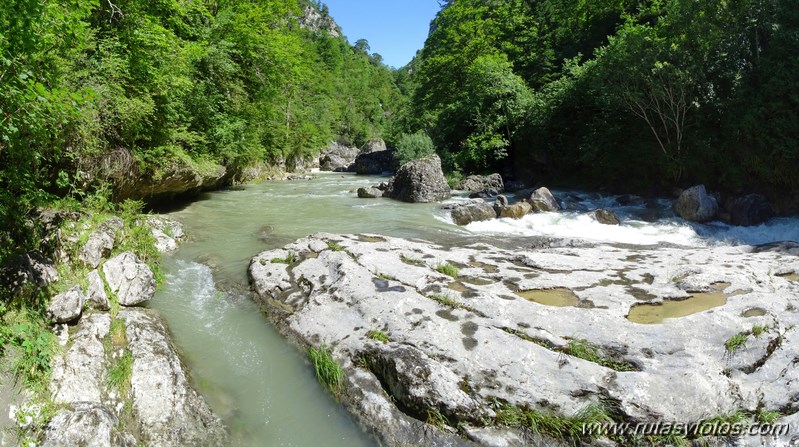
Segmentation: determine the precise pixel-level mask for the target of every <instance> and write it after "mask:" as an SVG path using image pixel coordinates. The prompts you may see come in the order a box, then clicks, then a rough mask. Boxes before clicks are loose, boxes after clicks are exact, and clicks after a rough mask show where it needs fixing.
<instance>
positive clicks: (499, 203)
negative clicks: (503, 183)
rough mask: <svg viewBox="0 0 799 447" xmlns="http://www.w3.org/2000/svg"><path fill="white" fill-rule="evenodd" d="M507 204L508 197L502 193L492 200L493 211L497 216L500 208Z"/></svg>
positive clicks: (500, 212) (500, 210)
mask: <svg viewBox="0 0 799 447" xmlns="http://www.w3.org/2000/svg"><path fill="white" fill-rule="evenodd" d="M506 206H508V198H507V197H505V196H503V195H502V194H500V195H498V196H497V198H496V200H494V211H495V212H496V213H497V216H499V215H500V214H502V210H503V209H505V207H506Z"/></svg>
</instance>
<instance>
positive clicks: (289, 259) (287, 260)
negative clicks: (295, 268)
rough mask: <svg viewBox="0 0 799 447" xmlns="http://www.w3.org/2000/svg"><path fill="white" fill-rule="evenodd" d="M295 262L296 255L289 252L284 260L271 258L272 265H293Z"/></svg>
mask: <svg viewBox="0 0 799 447" xmlns="http://www.w3.org/2000/svg"><path fill="white" fill-rule="evenodd" d="M295 262H297V255H296V254H294V252H291V251H290V252H289V254H288V255H287V256H286V257H285V258H272V264H294V263H295Z"/></svg>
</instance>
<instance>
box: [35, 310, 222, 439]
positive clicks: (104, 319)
mask: <svg viewBox="0 0 799 447" xmlns="http://www.w3.org/2000/svg"><path fill="white" fill-rule="evenodd" d="M116 318H118V319H120V320H121V323H122V326H121V327H122V328H124V332H122V333H119V332H117V333H114V334H112V333H111V321H112V317H111V316H110V315H109V314H107V313H98V314H93V315H89V316H85V317H84V318H82V319H81V321H80V323H79V324H78V326H77V330H76V331H75V332H74V334H73V335H71V336H70V340H69V342H68V343H66V346H67V348H66V350H65V352H64V353H63V354H60V355H57V356H55V358H54V360H53V372H52V379H51V383H50V388H51V391H52V394H53V400H54V402H55V403H56V404H58V405H59V406H60V408H61V410H59V412H58V413H57V414H56V416H55V417H54V418H53V419H52V420H51V421H50V422H49V423H48V425H47V427H46V430H45V434H44V438H45V441H44V444H43V445H51V446H67V445H69V446H72V445H87V446H114V447H117V446H120V447H121V446H125V447H127V446H136V445H158V446H164V447H179V446H196V447H205V446H207V447H212V446H219V445H226V444H227V441H228V439H227V433H226V430H225V428H224V426H223V424H222V422H221V421H220V420H219V418H218V417H216V416H215V415H214V414H213V413H212V412H211V410H210V408H209V407H208V405H207V403H206V402H205V400H203V398H202V397H201V396H200V395H199V394H197V392H196V391H194V389H192V388H191V387H190V386H189V381H188V376H187V373H186V370H185V368H184V366H183V365H182V363H181V362H180V359H179V357H178V355H177V351H176V350H175V347H174V346H173V345H172V343H171V341H170V339H169V333H168V332H167V330H166V327H165V326H164V325H163V323H162V322H161V320H160V319H159V318H158V317H156V316H155V314H154V313H152V312H151V311H147V310H143V309H124V310H122V311H120V312H119V315H118V316H117V317H116ZM119 324H120V322H117V325H119ZM125 353H127V354H125ZM123 355H129V356H130V362H131V363H130V370H129V372H128V373H129V374H130V376H129V377H127V378H126V379H125V380H126V381H128V383H129V384H130V385H129V387H127V388H123V389H120V388H115V387H113V386H112V385H110V382H109V380H108V376H109V365H110V364H111V363H112V362H115V361H119V359H120V358H121V357H122V356H123ZM117 374H118V373H117ZM120 391H122V392H123V393H124V394H122V395H120V394H119V393H120ZM123 421H124V424H123ZM134 435H135V436H134Z"/></svg>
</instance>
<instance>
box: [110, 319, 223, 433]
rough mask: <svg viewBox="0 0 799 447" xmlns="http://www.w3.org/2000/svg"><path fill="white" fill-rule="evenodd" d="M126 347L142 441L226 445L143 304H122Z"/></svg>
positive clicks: (217, 424)
mask: <svg viewBox="0 0 799 447" xmlns="http://www.w3.org/2000/svg"><path fill="white" fill-rule="evenodd" d="M118 318H122V319H123V320H124V321H125V326H126V328H127V329H126V336H127V339H128V349H129V350H130V352H131V354H132V355H133V368H132V371H131V377H130V390H131V396H132V399H133V413H134V414H135V415H136V417H137V419H138V428H139V429H140V430H141V435H142V438H143V440H146V441H147V442H146V443H145V445H154V446H155V445H157V446H164V447H179V446H196V447H206V446H207V447H212V446H221V445H229V444H228V443H229V439H228V435H227V432H226V430H225V427H224V425H223V424H222V421H221V420H220V419H219V417H217V416H216V415H215V414H214V413H213V412H212V411H211V408H210V407H209V406H208V404H207V403H206V401H205V399H203V397H202V396H200V394H199V393H197V391H195V390H194V389H193V388H192V387H191V384H190V381H189V375H188V373H187V370H186V368H185V367H184V366H183V364H182V363H181V361H180V357H179V356H178V353H177V350H176V349H175V347H174V346H173V344H172V342H171V340H170V336H169V332H168V331H167V329H166V327H165V326H164V323H163V322H162V321H161V319H160V318H159V317H157V316H156V315H155V314H154V313H152V312H149V311H147V310H143V309H123V310H121V311H120V312H119V316H118Z"/></svg>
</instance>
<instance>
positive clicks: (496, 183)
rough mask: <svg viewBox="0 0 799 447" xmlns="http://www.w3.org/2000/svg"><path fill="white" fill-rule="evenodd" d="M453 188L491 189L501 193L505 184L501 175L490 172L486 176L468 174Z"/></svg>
mask: <svg viewBox="0 0 799 447" xmlns="http://www.w3.org/2000/svg"><path fill="white" fill-rule="evenodd" d="M455 189H460V190H463V191H469V192H478V191H483V190H493V191H497V193H501V192H503V191H504V190H505V184H504V183H503V182H502V176H501V175H499V174H491V175H486V176H483V175H470V176H468V177H466V178H465V179H464V180H462V181H461V182H460V183H458V186H456V187H455ZM495 195H496V194H495Z"/></svg>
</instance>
